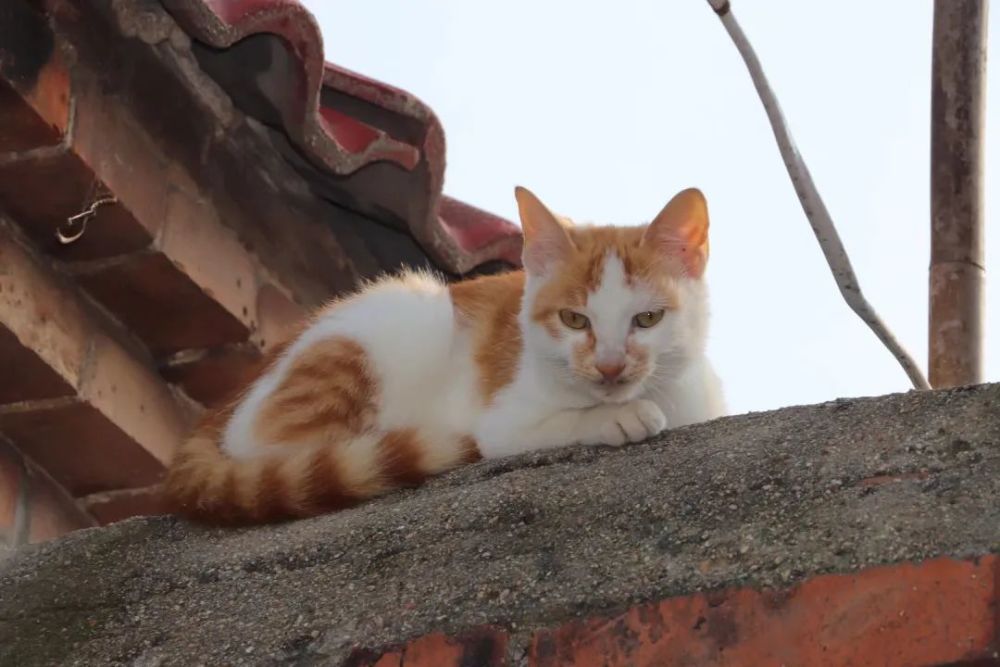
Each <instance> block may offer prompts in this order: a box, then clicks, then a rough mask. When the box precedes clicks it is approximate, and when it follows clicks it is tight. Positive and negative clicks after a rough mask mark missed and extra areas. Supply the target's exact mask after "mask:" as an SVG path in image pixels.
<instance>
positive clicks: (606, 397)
mask: <svg viewBox="0 0 1000 667" xmlns="http://www.w3.org/2000/svg"><path fill="white" fill-rule="evenodd" d="M592 386H593V392H594V393H595V394H596V395H597V397H598V398H599V399H600V400H601V401H603V402H606V403H620V402H623V401H629V400H632V399H633V398H635V396H636V394H638V393H639V388H640V387H641V386H642V378H641V377H628V378H619V379H617V380H614V381H612V382H608V381H605V380H599V381H596V382H593V384H592Z"/></svg>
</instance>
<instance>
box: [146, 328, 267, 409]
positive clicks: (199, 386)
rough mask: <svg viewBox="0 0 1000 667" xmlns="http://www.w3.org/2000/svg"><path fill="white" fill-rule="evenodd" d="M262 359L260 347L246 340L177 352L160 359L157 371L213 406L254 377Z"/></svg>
mask: <svg viewBox="0 0 1000 667" xmlns="http://www.w3.org/2000/svg"><path fill="white" fill-rule="evenodd" d="M262 362H263V357H262V355H261V353H260V350H258V349H257V347H256V346H254V345H252V344H250V343H246V344H243V345H230V346H225V347H219V348H214V349H211V350H185V351H184V352H179V353H177V354H176V355H173V356H171V357H170V358H168V359H167V360H165V361H164V362H163V364H162V365H161V366H160V373H161V374H162V375H163V377H164V378H166V379H167V380H168V381H170V382H173V383H174V384H177V385H178V386H180V387H181V389H183V390H184V393H185V394H187V395H188V396H189V397H190V398H193V399H194V400H196V401H198V402H199V403H201V404H202V405H205V406H207V407H214V406H217V405H219V404H221V403H222V402H223V401H225V400H226V399H228V398H229V397H230V396H232V395H233V393H234V392H235V391H238V390H239V388H241V387H244V386H246V385H247V384H248V383H249V382H250V381H251V380H252V379H253V378H254V377H255V376H256V374H257V372H258V370H259V369H260V367H261V364H262Z"/></svg>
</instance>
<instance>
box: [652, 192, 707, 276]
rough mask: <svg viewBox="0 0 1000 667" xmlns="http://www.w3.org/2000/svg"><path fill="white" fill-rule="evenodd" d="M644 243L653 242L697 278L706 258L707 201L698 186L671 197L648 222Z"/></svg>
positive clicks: (703, 267)
mask: <svg viewBox="0 0 1000 667" xmlns="http://www.w3.org/2000/svg"><path fill="white" fill-rule="evenodd" d="M642 240H643V243H654V244H656V245H657V246H658V247H659V249H660V251H661V252H665V253H667V254H670V255H673V256H675V257H677V259H679V260H680V261H681V263H682V264H683V266H684V269H685V271H686V272H687V274H688V275H689V276H691V277H692V278H700V277H701V276H702V274H703V273H704V272H705V264H706V263H707V262H708V203H707V202H706V201H705V195H703V194H702V193H701V190H698V189H697V188H688V189H687V190H683V191H681V192H679V193H678V194H677V195H676V196H675V197H674V198H673V199H671V200H670V201H669V202H668V203H667V205H666V206H664V207H663V210H662V211H660V214H659V215H657V216H656V218H655V219H654V220H653V221H652V222H651V223H649V226H648V227H647V228H646V231H645V232H644V233H643V237H642Z"/></svg>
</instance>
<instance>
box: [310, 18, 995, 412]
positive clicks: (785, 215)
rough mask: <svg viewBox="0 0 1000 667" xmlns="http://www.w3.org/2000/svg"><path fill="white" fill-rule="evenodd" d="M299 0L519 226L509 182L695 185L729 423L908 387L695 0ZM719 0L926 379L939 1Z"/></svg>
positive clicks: (601, 210)
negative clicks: (419, 103)
mask: <svg viewBox="0 0 1000 667" xmlns="http://www.w3.org/2000/svg"><path fill="white" fill-rule="evenodd" d="M304 4H305V5H306V6H307V7H309V9H310V10H312V12H313V13H314V14H315V16H316V19H317V21H318V22H319V24H320V27H321V29H322V32H323V36H324V42H325V50H326V57H327V60H329V61H330V62H334V63H336V64H338V65H342V66H344V67H347V68H349V69H353V70H356V71H358V72H361V73H363V74H365V75H367V76H370V77H373V78H376V79H379V80H382V81H385V82H387V83H390V84H393V85H395V86H398V87H400V88H403V89H405V90H407V91H409V92H410V93H413V94H414V95H416V96H417V97H419V98H421V99H422V100H423V101H424V102H426V103H427V104H428V105H430V107H431V108H432V109H433V110H434V111H435V112H436V113H437V115H438V116H439V118H440V119H441V122H442V124H443V125H444V128H445V134H446V140H447V161H448V166H447V170H446V174H445V192H446V193H447V194H449V195H452V196H454V197H457V198H460V199H462V200H465V201H467V202H469V203H471V204H474V205H476V206H479V207H481V208H485V209H487V210H489V211H492V212H494V213H497V214H499V215H502V216H504V217H507V218H509V219H511V220H516V217H517V216H516V207H515V202H514V197H513V188H514V186H515V185H524V186H526V187H528V188H530V189H531V190H533V191H534V192H535V193H536V194H538V195H539V196H540V197H541V198H542V200H543V201H545V202H546V203H547V204H548V205H549V207H550V208H552V209H553V210H555V211H557V212H559V213H562V214H565V215H569V216H570V217H572V218H574V219H578V220H587V221H594V222H600V223H613V224H640V223H645V222H648V221H649V220H650V219H651V218H652V217H653V216H655V215H656V213H657V212H658V211H659V210H660V209H661V208H662V207H663V205H664V204H665V203H666V202H667V201H668V200H669V199H670V198H671V197H672V196H673V195H674V194H675V193H676V192H678V191H680V190H682V189H684V188H686V187H689V186H695V187H698V188H701V190H702V191H703V192H704V193H705V195H706V197H707V198H708V202H709V210H710V215H711V244H712V255H711V258H710V260H709V265H708V273H707V279H708V281H709V286H710V290H711V299H712V329H711V338H710V341H709V355H710V356H711V358H712V360H713V363H714V364H715V366H716V368H717V370H718V372H719V374H720V375H721V377H722V379H723V382H724V384H725V387H726V394H727V398H728V402H729V407H730V411H731V412H732V413H742V412H747V411H756V410H766V409H771V408H777V407H781V406H786V405H799V404H807V403H815V402H821V401H826V400H830V399H833V398H838V397H850V396H869V395H877V394H884V393H890V392H897V391H906V390H907V389H909V388H910V385H909V382H908V380H907V378H906V375H905V374H904V373H903V371H902V370H901V369H900V367H899V366H898V364H897V362H896V361H895V359H894V358H893V357H892V356H891V355H890V354H889V352H888V351H887V350H886V349H885V348H883V347H882V345H881V344H880V343H879V342H878V340H877V339H876V338H875V336H874V335H873V334H872V333H871V331H870V330H869V329H868V328H867V327H866V326H865V325H864V324H863V323H862V322H861V321H860V320H859V319H858V318H857V317H856V316H855V315H854V314H853V313H852V312H851V311H850V310H849V309H848V307H847V306H846V304H845V303H844V302H843V300H842V299H841V296H840V294H839V292H838V290H837V287H836V285H835V283H834V282H833V279H832V278H831V276H830V273H829V270H828V268H827V266H826V263H825V260H824V259H823V256H822V254H821V252H820V249H819V246H818V245H817V243H816V240H815V238H814V237H813V235H812V232H811V230H810V228H809V225H808V223H807V220H806V218H805V216H804V214H803V212H802V208H801V206H800V204H799V201H798V199H797V198H796V196H795V193H794V190H793V189H792V186H791V184H790V182H789V179H788V175H787V173H786V171H785V168H784V166H783V164H782V162H781V158H780V155H779V153H778V150H777V147H776V145H775V143H774V139H773V135H772V134H771V130H770V126H769V125H768V123H767V119H766V116H765V115H764V111H763V108H762V107H761V104H760V101H759V99H758V97H757V95H756V93H755V91H754V89H753V86H752V84H751V81H750V78H749V75H748V74H747V72H746V70H745V68H744V65H743V62H742V60H741V59H740V57H739V55H738V53H737V52H736V49H735V47H734V46H733V45H732V43H731V42H730V41H729V37H728V36H727V34H726V32H725V29H724V28H723V27H722V25H721V24H720V23H719V21H718V19H717V18H716V16H715V15H714V13H713V12H712V11H711V10H710V9H709V7H708V5H707V3H706V2H705V0H648V1H647V0H624V1H622V2H615V3H611V2H607V1H606V0H604V1H596V0H589V1H582V0H578V1H575V2H570V1H569V0H548V1H547V2H537V0H534V1H529V0H509V1H508V2H504V3H483V2H469V1H468V0H426V1H425V2H409V1H407V0H365V2H344V1H330V0H307V1H306V2H305V3H304ZM732 6H733V10H734V12H735V14H736V16H737V18H738V19H739V20H740V22H741V24H742V26H743V28H744V30H745V31H746V33H747V34H748V36H749V38H750V40H751V41H752V43H753V44H754V47H755V49H756V50H757V53H758V55H759V57H760V59H761V61H762V63H763V65H764V68H765V72H766V73H767V75H768V77H769V79H770V81H771V85H772V87H773V89H774V90H775V92H776V94H777V96H778V99H779V101H780V103H781V105H782V107H783V109H784V112H785V115H786V118H787V119H788V121H789V125H790V127H791V131H792V133H793V136H794V138H795V140H796V142H797V144H798V146H799V149H800V151H801V153H802V155H803V156H804V158H805V160H806V162H807V164H808V165H809V168H810V170H811V171H812V174H813V177H814V179H815V181H816V183H817V186H818V188H819V190H820V193H821V195H822V196H823V198H824V200H825V201H826V204H827V207H828V208H829V209H830V212H831V214H832V215H833V218H834V222H835V223H836V225H837V227H838V229H839V231H840V235H841V237H842V239H843V241H844V244H845V246H846V247H847V251H848V253H849V254H850V256H851V260H852V262H853V264H854V269H855V272H856V274H857V275H858V278H859V280H860V283H861V287H862V290H863V291H864V293H865V295H866V296H867V297H868V299H869V301H871V303H872V304H873V305H874V306H875V308H876V310H878V312H879V313H880V314H881V316H882V317H883V319H884V320H885V321H886V322H887V323H888V324H889V326H890V328H892V329H893V331H894V332H895V333H896V335H897V337H898V338H899V339H900V340H901V341H902V343H903V344H904V346H905V347H906V348H907V349H908V350H909V351H910V353H911V354H912V355H913V356H914V357H915V358H916V359H917V360H918V362H919V363H920V365H921V367H922V368H924V369H926V359H927V268H928V263H929V229H930V222H929V207H930V195H929V185H930V183H929V173H930V172H929V170H930V165H929V162H930V134H929V119H930V69H931V31H932V0H919V1H918V0H885V1H883V2H872V1H871V0H839V1H838V2H802V1H801V0H755V1H752V2H751V1H750V0H732ZM997 16H998V13H997V12H993V13H992V15H991V17H990V34H991V35H1000V24H998V21H1000V19H998V18H997ZM988 90H989V95H988V100H987V105H988V107H987V109H988V111H987V121H986V124H987V138H986V155H987V169H986V182H985V190H986V230H987V237H986V266H987V285H986V288H987V296H986V307H987V322H986V341H987V350H986V355H987V359H986V373H985V375H986V379H987V380H991V381H1000V345H998V343H1000V315H998V311H1000V296H998V295H1000V281H998V280H997V279H996V278H995V276H996V275H998V270H997V267H1000V227H997V225H996V224H995V223H994V221H993V220H992V216H991V210H993V209H995V208H996V206H997V205H1000V204H996V203H995V201H994V200H995V199H996V198H995V197H991V195H994V194H995V193H997V192H998V185H1000V181H998V176H997V174H998V172H997V170H996V169H993V168H992V167H993V165H994V160H995V159H996V158H995V157H994V156H1000V68H997V67H994V68H993V69H992V70H990V71H989V78H988ZM991 232H992V233H991ZM991 270H992V272H993V273H992V276H991V275H990V271H991ZM990 343H992V347H991V346H990Z"/></svg>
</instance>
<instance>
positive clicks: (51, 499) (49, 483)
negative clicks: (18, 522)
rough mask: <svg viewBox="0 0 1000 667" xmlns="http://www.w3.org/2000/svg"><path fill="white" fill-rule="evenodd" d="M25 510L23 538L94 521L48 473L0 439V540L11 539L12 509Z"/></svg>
mask: <svg viewBox="0 0 1000 667" xmlns="http://www.w3.org/2000/svg"><path fill="white" fill-rule="evenodd" d="M18 505H22V511H25V510H26V511H27V514H26V519H27V524H26V526H25V528H26V535H22V536H20V537H26V538H27V542H41V541H43V540H47V539H51V538H53V537H58V536H59V535H63V534H65V533H68V532H70V531H72V530H77V529H79V528H86V527H88V526H93V525H95V522H94V520H93V518H91V517H90V516H89V515H87V513H86V512H84V511H83V510H81V509H80V507H79V506H78V505H77V504H76V503H75V502H74V501H73V498H72V497H70V495H69V494H68V493H67V492H66V491H65V490H64V489H63V488H61V487H60V486H59V485H58V484H57V483H56V482H55V481H54V480H52V478H51V477H49V476H48V475H47V474H46V473H45V472H44V471H43V470H42V469H41V468H39V467H38V466H37V465H35V464H34V463H33V462H31V461H30V460H27V459H25V458H24V457H23V456H22V455H21V454H20V452H18V451H17V450H16V449H14V448H13V447H12V446H11V445H10V444H9V443H7V442H6V441H4V440H2V439H0V543H3V542H6V543H7V544H10V543H11V542H12V541H13V540H14V539H15V535H14V529H15V526H14V523H15V511H16V508H17V506H18Z"/></svg>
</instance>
